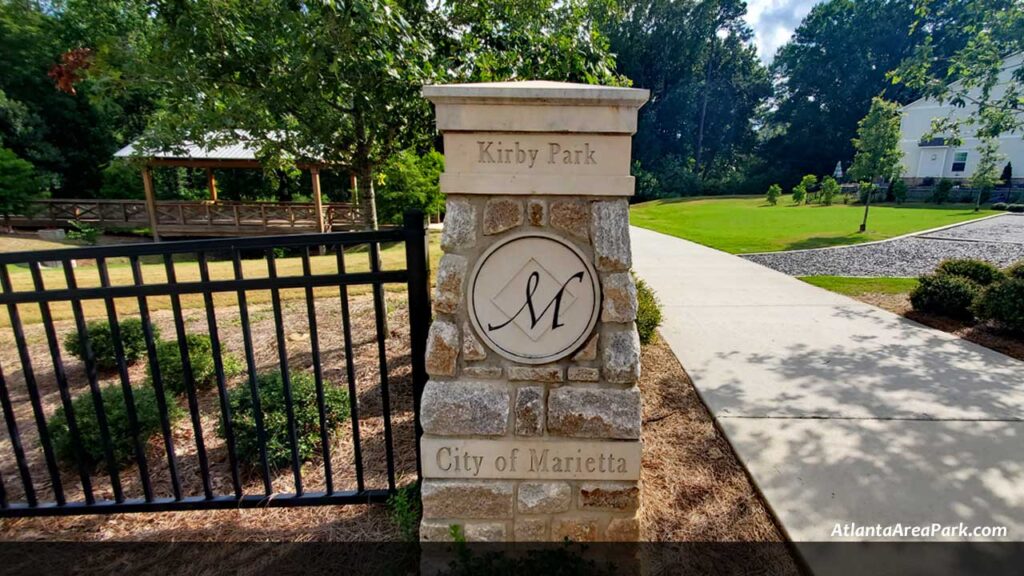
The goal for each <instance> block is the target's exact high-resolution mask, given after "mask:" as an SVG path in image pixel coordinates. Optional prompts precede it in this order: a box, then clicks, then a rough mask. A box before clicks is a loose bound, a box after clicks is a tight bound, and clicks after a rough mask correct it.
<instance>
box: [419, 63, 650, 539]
mask: <svg viewBox="0 0 1024 576" xmlns="http://www.w3.org/2000/svg"><path fill="white" fill-rule="evenodd" d="M423 94H424V96H425V97H426V98H428V99H430V100H431V101H432V102H433V103H434V104H435V107H436V110H437V125H438V128H439V129H440V130H441V132H442V133H443V136H444V148H445V172H444V174H443V175H442V176H441V189H442V191H443V192H445V193H446V194H447V210H446V216H445V222H444V232H443V235H442V239H441V248H442V249H443V250H444V255H443V256H442V258H441V262H440V265H439V267H438V271H437V279H436V285H435V290H434V295H433V301H434V302H433V303H434V322H433V324H432V326H431V328H430V333H429V335H428V341H427V361H426V364H427V371H428V372H429V373H430V381H429V382H428V383H427V385H426V388H425V389H424V392H423V398H422V403H421V422H422V424H423V430H424V436H423V438H422V439H421V445H420V448H421V454H422V464H423V477H424V481H423V486H422V498H423V522H422V525H421V530H420V535H421V538H422V539H423V540H427V541H431V540H446V539H448V538H450V527H451V526H453V525H455V526H458V527H459V529H460V530H462V532H463V534H464V535H465V537H466V539H467V540H470V541H473V540H489V541H513V540H514V541H548V540H554V541H561V540H563V539H565V538H569V539H571V540H574V541H588V540H635V539H636V538H637V537H638V533H639V528H638V523H637V512H638V509H639V506H640V487H639V480H640V453H641V439H640V421H641V405H640V393H639V390H638V389H637V387H636V381H637V378H638V377H639V375H640V342H639V337H638V335H637V331H636V325H635V320H636V307H637V303H636V287H635V285H634V283H633V278H632V276H631V274H630V271H629V270H630V265H631V260H630V247H629V212H628V204H627V200H626V199H627V198H628V197H629V196H631V195H632V194H633V187H634V183H633V178H632V177H631V176H630V175H629V166H630V139H631V137H632V134H633V133H634V132H635V131H636V117H637V110H638V109H639V108H640V106H642V105H643V104H644V102H646V101H647V97H648V92H647V91H646V90H637V89H632V88H614V87H605V86H588V85H580V84H564V83H555V82H508V83H492V84H459V85H447V86H427V87H425V88H424V89H423Z"/></svg>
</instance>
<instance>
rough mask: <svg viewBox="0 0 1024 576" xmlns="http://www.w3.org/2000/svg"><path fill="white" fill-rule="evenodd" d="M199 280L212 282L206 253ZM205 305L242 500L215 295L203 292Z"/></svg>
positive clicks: (227, 439)
mask: <svg viewBox="0 0 1024 576" xmlns="http://www.w3.org/2000/svg"><path fill="white" fill-rule="evenodd" d="M199 278H200V280H201V281H202V282H203V283H204V284H205V283H208V282H209V281H210V267H209V265H208V264H207V262H206V252H200V253H199ZM203 304H204V306H205V308H206V325H207V328H208V330H209V332H210V351H211V353H212V354H213V369H214V372H215V373H216V377H217V396H218V397H219V398H220V417H221V421H222V422H223V423H224V443H225V444H226V445H227V447H228V461H229V463H230V464H231V486H232V487H233V488H234V489H235V496H237V497H238V498H241V497H242V480H241V475H240V474H239V472H238V456H237V454H235V426H234V422H233V421H232V419H231V403H230V401H229V400H228V389H227V384H226V383H225V376H224V358H223V357H222V356H221V348H220V333H219V332H218V330H217V315H216V314H214V311H213V293H211V292H209V291H204V292H203Z"/></svg>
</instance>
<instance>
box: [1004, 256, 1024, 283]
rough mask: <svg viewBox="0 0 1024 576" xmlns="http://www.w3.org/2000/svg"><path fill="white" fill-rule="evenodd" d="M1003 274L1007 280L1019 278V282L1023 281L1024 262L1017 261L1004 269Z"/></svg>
mask: <svg viewBox="0 0 1024 576" xmlns="http://www.w3.org/2000/svg"><path fill="white" fill-rule="evenodd" d="M1003 274H1005V275H1006V277H1007V278H1020V279H1021V280H1024V260H1019V261H1017V262H1014V263H1013V264H1010V265H1009V266H1007V267H1006V270H1004V271H1003Z"/></svg>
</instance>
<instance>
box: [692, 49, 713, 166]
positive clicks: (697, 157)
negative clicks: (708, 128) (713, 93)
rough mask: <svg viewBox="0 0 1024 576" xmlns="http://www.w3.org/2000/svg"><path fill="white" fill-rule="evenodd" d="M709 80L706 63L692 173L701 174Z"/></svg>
mask: <svg viewBox="0 0 1024 576" xmlns="http://www.w3.org/2000/svg"><path fill="white" fill-rule="evenodd" d="M710 80H711V63H710V62H708V67H707V72H706V73H705V75H704V94H703V96H702V99H701V105H700V120H699V121H698V123H697V147H696V148H697V149H696V152H695V153H694V167H693V168H694V171H695V172H696V173H697V174H701V161H702V160H703V156H704V122H705V120H706V119H707V116H708V82H710Z"/></svg>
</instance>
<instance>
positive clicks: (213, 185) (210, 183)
mask: <svg viewBox="0 0 1024 576" xmlns="http://www.w3.org/2000/svg"><path fill="white" fill-rule="evenodd" d="M206 187H207V188H209V189H210V200H211V201H212V202H216V201H217V177H216V176H214V175H213V168H207V169H206Z"/></svg>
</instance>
